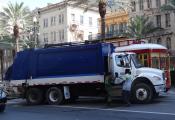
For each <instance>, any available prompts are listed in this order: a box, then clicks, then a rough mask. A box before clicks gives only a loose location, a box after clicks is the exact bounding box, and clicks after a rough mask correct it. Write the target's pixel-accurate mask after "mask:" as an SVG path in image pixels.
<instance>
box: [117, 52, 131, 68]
mask: <svg viewBox="0 0 175 120" xmlns="http://www.w3.org/2000/svg"><path fill="white" fill-rule="evenodd" d="M115 61H116V64H117V66H119V67H127V68H128V67H130V66H129V60H128V58H127V56H121V55H119V56H116V57H115Z"/></svg>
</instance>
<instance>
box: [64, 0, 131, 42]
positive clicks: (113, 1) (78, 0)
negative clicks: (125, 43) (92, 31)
mask: <svg viewBox="0 0 175 120" xmlns="http://www.w3.org/2000/svg"><path fill="white" fill-rule="evenodd" d="M66 1H67V2H69V1H73V2H75V3H74V6H77V5H81V4H84V5H86V8H85V11H87V10H88V9H90V8H93V7H97V6H98V10H99V13H100V16H101V33H102V38H101V39H102V41H104V40H105V15H106V11H107V10H108V8H110V10H113V9H115V10H116V9H117V10H124V11H126V10H127V9H128V8H130V7H131V6H130V3H129V1H128V0H66Z"/></svg>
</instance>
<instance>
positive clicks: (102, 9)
mask: <svg viewBox="0 0 175 120" xmlns="http://www.w3.org/2000/svg"><path fill="white" fill-rule="evenodd" d="M98 7H99V13H100V16H101V40H102V41H105V15H106V0H100V1H99V4H98Z"/></svg>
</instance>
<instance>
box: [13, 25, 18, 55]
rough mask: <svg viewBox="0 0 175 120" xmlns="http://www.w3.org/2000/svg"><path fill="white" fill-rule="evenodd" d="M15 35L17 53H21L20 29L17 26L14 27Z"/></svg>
mask: <svg viewBox="0 0 175 120" xmlns="http://www.w3.org/2000/svg"><path fill="white" fill-rule="evenodd" d="M13 34H14V36H15V48H16V49H15V51H16V52H19V27H18V25H17V24H15V26H14V27H13Z"/></svg>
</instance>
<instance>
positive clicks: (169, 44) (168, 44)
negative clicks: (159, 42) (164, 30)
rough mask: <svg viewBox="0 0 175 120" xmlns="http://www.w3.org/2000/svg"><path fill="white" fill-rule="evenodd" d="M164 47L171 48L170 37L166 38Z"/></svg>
mask: <svg viewBox="0 0 175 120" xmlns="http://www.w3.org/2000/svg"><path fill="white" fill-rule="evenodd" d="M166 47H167V48H168V49H171V38H170V37H167V39H166Z"/></svg>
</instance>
